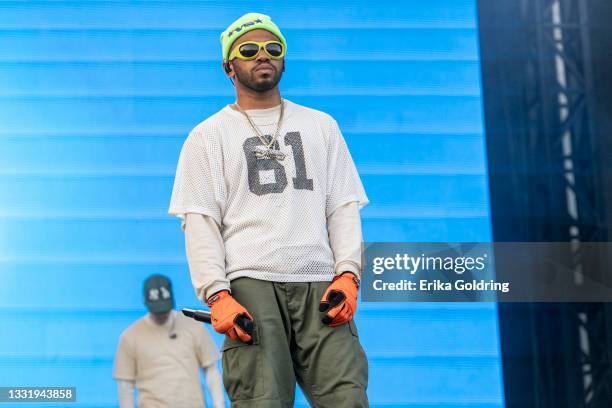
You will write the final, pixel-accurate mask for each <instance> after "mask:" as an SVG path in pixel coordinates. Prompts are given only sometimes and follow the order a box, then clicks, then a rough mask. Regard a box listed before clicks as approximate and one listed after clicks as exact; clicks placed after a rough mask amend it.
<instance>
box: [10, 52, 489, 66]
mask: <svg viewBox="0 0 612 408" xmlns="http://www.w3.org/2000/svg"><path fill="white" fill-rule="evenodd" d="M287 60H288V61H290V62H293V61H325V62H342V61H346V62H355V63H357V62H360V61H364V62H367V61H384V62H385V63H389V62H402V61H431V62H444V61H448V62H459V61H462V62H478V61H479V59H478V57H476V56H471V57H466V56H457V57H453V58H440V57H436V56H434V55H431V56H429V55H428V56H426V57H423V56H421V57H416V56H405V57H403V58H402V57H400V56H398V55H397V53H396V54H393V55H389V56H376V57H374V56H373V57H371V58H352V57H346V58H338V57H337V56H331V57H329V58H325V59H322V58H315V57H312V58H305V57H291V58H287ZM2 62H8V63H15V64H20V63H34V62H36V63H40V62H44V63H52V62H74V63H87V62H135V63H142V62H159V63H166V62H177V63H188V62H191V63H194V64H197V63H204V62H218V59H214V58H213V57H211V58H199V59H194V58H192V57H185V58H172V59H170V58H137V57H134V56H129V57H110V58H95V57H92V58H80V59H76V58H73V57H60V58H44V57H38V58H32V57H30V58H27V57H25V58H24V57H21V58H15V57H6V56H5V57H1V56H0V63H2Z"/></svg>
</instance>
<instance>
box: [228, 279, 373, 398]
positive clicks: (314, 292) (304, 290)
mask: <svg viewBox="0 0 612 408" xmlns="http://www.w3.org/2000/svg"><path fill="white" fill-rule="evenodd" d="M328 286H329V282H299V283H297V282H296V283H281V282H268V281H263V280H256V279H251V278H238V279H235V280H233V281H232V282H231V288H232V295H233V296H234V297H235V298H236V300H237V301H238V302H240V303H241V304H242V305H243V306H244V307H245V308H246V309H247V310H248V311H249V313H250V314H251V316H253V319H254V322H255V332H254V336H253V337H254V340H253V344H252V345H248V344H245V343H242V342H240V341H235V340H232V339H230V338H229V337H227V336H225V341H224V343H223V384H224V385H225V389H226V390H227V393H228V395H229V398H230V400H231V401H232V407H235V408H246V407H248V408H272V407H274V408H277V407H278V408H281V407H282V408H285V407H292V406H293V402H294V398H295V384H296V381H297V383H298V384H299V385H300V387H301V388H302V391H303V392H304V394H305V395H306V398H307V399H308V401H309V403H310V404H311V405H312V406H313V407H316V408H328V407H329V408H361V407H368V406H369V404H368V398H367V395H366V388H367V386H368V361H367V359H366V356H365V353H364V351H363V349H362V347H361V344H360V343H359V338H358V336H357V327H356V326H355V323H354V322H353V321H350V322H349V323H347V324H343V325H341V326H338V327H334V328H332V327H328V326H326V325H324V324H323V323H321V318H322V317H323V316H322V313H321V312H319V303H320V301H321V297H322V296H323V293H324V292H325V289H327V287H328Z"/></svg>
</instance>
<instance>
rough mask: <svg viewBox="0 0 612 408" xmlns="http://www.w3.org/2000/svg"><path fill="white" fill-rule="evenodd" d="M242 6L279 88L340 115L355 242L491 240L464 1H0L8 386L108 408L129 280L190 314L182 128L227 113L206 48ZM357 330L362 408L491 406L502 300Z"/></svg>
mask: <svg viewBox="0 0 612 408" xmlns="http://www.w3.org/2000/svg"><path fill="white" fill-rule="evenodd" d="M249 11H259V12H264V13H267V14H269V15H271V16H272V17H273V19H274V20H275V21H276V22H277V23H278V25H279V26H280V27H281V28H282V30H283V32H284V34H285V36H286V38H287V41H288V54H287V71H286V73H285V75H284V77H283V80H282V82H281V91H282V95H283V96H284V97H286V98H288V99H290V100H292V101H294V102H296V103H300V104H304V105H307V106H310V107H313V108H316V109H321V110H323V111H326V112H328V113H330V114H331V115H333V116H334V117H335V118H336V119H337V120H338V122H339V124H340V126H341V129H342V131H343V133H344V136H345V138H346V140H347V143H348V145H349V147H350V149H351V152H352V155H353V158H354V160H355V162H356V164H357V166H358V169H359V172H360V174H361V176H362V180H363V182H364V185H365V188H366V191H367V193H368V196H369V198H370V201H371V204H370V205H369V206H368V207H366V208H365V209H364V210H363V212H362V216H363V228H364V239H365V240H366V241H370V242H373V241H396V242H397V241H420V242H425V241H489V240H490V239H491V232H490V217H489V207H488V189H487V171H486V157H485V140H484V137H485V136H484V131H483V119H482V98H481V87H480V66H479V53H478V30H477V18H476V5H475V0H431V1H427V2H422V1H416V0H413V1H412V0H411V1H403V2H397V1H376V2H371V1H345V2H340V3H338V2H328V1H320V0H317V1H307V2H306V1H295V2H291V3H289V2H280V1H271V2H266V3H265V5H262V6H261V7H259V8H258V9H257V10H253V9H252V6H251V3H250V2H247V1H234V2H232V3H231V4H229V3H227V4H222V3H216V2H207V1H199V2H191V1H188V2H187V1H183V2H180V3H178V2H169V1H168V2H163V1H146V2H144V1H143V2H139V1H117V2H110V1H20V2H16V1H0V157H1V159H2V160H1V161H0V277H1V279H2V285H0V324H1V326H0V327H2V329H1V330H2V334H1V335H0V386H12V385H14V386H25V385H48V386H61V385H65V386H76V387H77V388H78V392H77V393H78V401H79V402H78V403H76V404H72V405H71V406H75V407H92V408H93V407H114V406H116V405H117V400H116V391H115V383H114V381H113V380H112V360H113V356H114V352H115V347H116V344H117V339H118V336H119V334H120V333H121V331H122V330H123V329H125V328H126V327H127V326H128V325H129V324H130V323H131V322H133V321H134V320H135V319H137V318H138V317H140V316H141V315H143V314H144V313H145V309H144V306H143V304H142V297H141V285H142V281H143V280H144V279H145V278H146V277H147V276H148V275H149V274H152V273H162V274H166V275H168V276H170V277H171V278H172V279H173V282H174V286H175V295H176V297H177V302H178V306H179V307H185V306H191V307H198V306H200V305H198V303H197V300H196V299H195V296H194V293H193V289H192V287H191V283H190V281H189V276H188V269H187V266H186V260H185V254H184V243H183V235H182V232H181V230H180V226H179V221H178V220H176V219H173V218H172V217H170V216H168V215H167V214H166V211H167V207H168V203H169V198H170V192H171V189H172V182H173V178H174V171H175V168H176V162H177V159H178V154H179V151H180V148H181V145H182V143H183V141H184V139H185V137H186V135H187V133H188V132H189V130H190V129H191V128H192V127H193V126H194V125H195V124H197V123H198V122H200V121H201V120H203V119H204V118H206V117H207V116H209V115H210V114H212V113H214V112H216V111H217V110H219V109H220V108H221V107H223V106H224V105H225V104H227V103H231V102H233V101H234V93H233V88H232V86H231V84H230V82H229V81H228V80H227V79H226V78H225V76H224V75H223V72H222V70H221V67H220V65H221V63H220V44H219V42H218V37H219V33H220V32H221V31H222V30H223V29H224V28H225V27H226V26H227V25H228V24H229V23H231V22H232V21H233V20H235V19H236V18H237V17H239V16H240V15H241V14H243V13H245V12H249ZM357 322H358V326H359V329H360V336H361V339H362V343H363V345H364V348H365V349H366V352H367V354H368V358H369V363H370V387H369V397H370V400H371V403H372V406H380V407H411V408H417V407H418V408H421V407H444V408H454V407H478V408H489V407H491V408H492V407H502V406H503V405H504V404H503V390H502V374H501V356H500V351H499V338H498V324H497V311H496V307H495V304H491V303H482V304H479V303H474V304H439V303H432V304H411V303H388V304H365V303H361V304H360V310H359V313H358V317H357ZM214 337H215V340H216V341H217V342H218V343H219V342H220V340H221V339H220V336H218V335H217V334H216V333H215V334H214ZM297 405H298V406H305V402H304V399H303V398H302V397H301V396H300V398H299V399H298V404H297ZM3 406H4V405H3ZM6 406H8V404H7V405H6Z"/></svg>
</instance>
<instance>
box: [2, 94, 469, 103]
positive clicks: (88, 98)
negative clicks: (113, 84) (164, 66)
mask: <svg viewBox="0 0 612 408" xmlns="http://www.w3.org/2000/svg"><path fill="white" fill-rule="evenodd" d="M207 96H209V97H214V98H218V99H219V100H222V99H224V98H227V99H231V97H230V96H231V94H229V93H228V94H219V95H207ZM293 96H308V97H311V96H312V95H301V94H300V95H296V94H293ZM326 96H331V97H334V98H335V99H336V100H338V101H342V100H343V98H342V97H343V96H344V94H340V93H339V94H335V95H331V94H330V95H326ZM402 96H406V95H370V94H363V98H361V99H364V100H366V99H367V98H366V97H374V98H377V99H385V98H395V99H399V97H402ZM92 97H93V98H95V100H94V101H92ZM416 97H418V98H416ZM43 98H44V99H52V100H55V99H61V100H74V99H84V100H86V101H87V102H95V101H105V100H107V99H119V100H122V99H145V100H162V101H163V100H166V99H171V100H172V99H185V100H193V101H197V102H201V100H202V98H201V97H200V96H199V95H195V94H193V95H172V96H170V95H130V94H124V95H99V96H93V95H49V96H46V97H45V96H27V95H19V96H2V95H0V102H1V101H2V100H7V101H14V100H25V101H30V100H32V99H43ZM440 98H448V99H457V100H461V99H472V100H480V97H479V95H462V94H456V95H445V94H440V95H431V94H423V95H415V99H419V100H431V101H435V100H438V99H440Z"/></svg>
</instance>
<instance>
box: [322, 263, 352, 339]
mask: <svg viewBox="0 0 612 408" xmlns="http://www.w3.org/2000/svg"><path fill="white" fill-rule="evenodd" d="M358 291H359V279H357V277H356V276H355V275H354V274H353V273H351V272H344V273H343V274H341V275H338V276H336V277H334V279H333V280H332V283H331V285H329V287H328V288H327V290H326V291H325V293H324V294H323V298H322V299H321V304H320V305H319V311H320V312H326V313H325V316H323V319H321V321H322V322H323V324H327V325H328V326H330V327H336V326H340V325H341V324H344V323H346V322H348V321H349V320H351V319H352V318H353V316H354V315H355V312H356V311H357V293H358Z"/></svg>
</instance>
